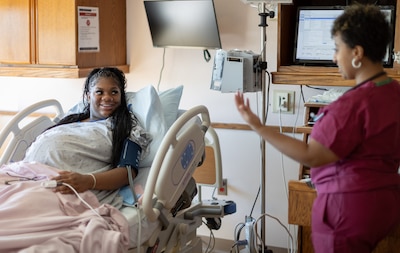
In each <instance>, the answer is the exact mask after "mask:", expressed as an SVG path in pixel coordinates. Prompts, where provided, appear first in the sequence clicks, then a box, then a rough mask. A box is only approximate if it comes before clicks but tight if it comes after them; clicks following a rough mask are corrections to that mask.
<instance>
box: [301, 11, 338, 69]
mask: <svg viewBox="0 0 400 253" xmlns="http://www.w3.org/2000/svg"><path fill="white" fill-rule="evenodd" d="M343 11H344V7H343V6H322V7H315V6H312V7H310V6H307V7H306V6H302V7H299V9H298V13H297V20H296V21H297V23H296V31H295V45H294V63H295V64H304V65H331V66H335V63H334V62H333V61H332V60H333V54H334V48H335V44H334V41H333V39H332V36H331V28H332V24H333V21H334V20H335V19H336V17H338V16H339V15H340V14H342V13H343Z"/></svg>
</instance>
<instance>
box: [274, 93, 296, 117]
mask: <svg viewBox="0 0 400 253" xmlns="http://www.w3.org/2000/svg"><path fill="white" fill-rule="evenodd" d="M272 112H276V113H277V112H280V113H291V114H292V113H294V91H287V90H274V91H273V97H272Z"/></svg>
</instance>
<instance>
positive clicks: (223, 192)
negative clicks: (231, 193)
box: [218, 178, 228, 195]
mask: <svg viewBox="0 0 400 253" xmlns="http://www.w3.org/2000/svg"><path fill="white" fill-rule="evenodd" d="M218 195H228V179H226V178H224V179H222V186H221V187H219V188H218Z"/></svg>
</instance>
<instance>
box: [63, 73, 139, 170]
mask: <svg viewBox="0 0 400 253" xmlns="http://www.w3.org/2000/svg"><path fill="white" fill-rule="evenodd" d="M102 77H106V78H112V79H114V81H115V83H116V84H117V85H118V86H119V88H120V90H121V104H120V106H119V107H118V108H117V109H116V110H115V111H114V112H113V114H112V115H111V119H112V122H113V134H112V136H113V137H112V138H113V140H112V142H113V148H112V157H111V160H112V161H111V164H112V166H113V167H116V166H117V165H118V162H119V158H120V153H121V152H122V146H123V143H124V141H125V139H126V138H127V137H128V136H129V135H130V131H131V129H132V116H131V113H130V112H129V110H128V106H127V103H126V95H125V94H126V93H125V88H126V78H125V75H124V73H123V72H122V71H121V70H119V69H118V68H112V67H104V68H96V69H93V70H92V71H91V72H90V73H89V75H88V77H87V78H86V80H85V86H84V88H83V98H82V99H83V103H84V105H85V107H84V109H83V112H82V113H77V114H71V115H68V116H66V117H64V118H63V119H61V120H60V122H59V123H58V124H57V125H55V126H59V125H63V124H68V123H73V122H78V121H82V120H85V119H87V118H89V117H90V104H89V103H88V101H87V94H88V93H89V91H90V87H91V86H93V85H95V84H96V83H97V82H98V80H99V78H102Z"/></svg>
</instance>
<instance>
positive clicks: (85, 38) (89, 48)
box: [78, 6, 100, 52]
mask: <svg viewBox="0 0 400 253" xmlns="http://www.w3.org/2000/svg"><path fill="white" fill-rule="evenodd" d="M99 30H100V29H99V8H98V7H84V6H78V52H99V51H100V31H99Z"/></svg>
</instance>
